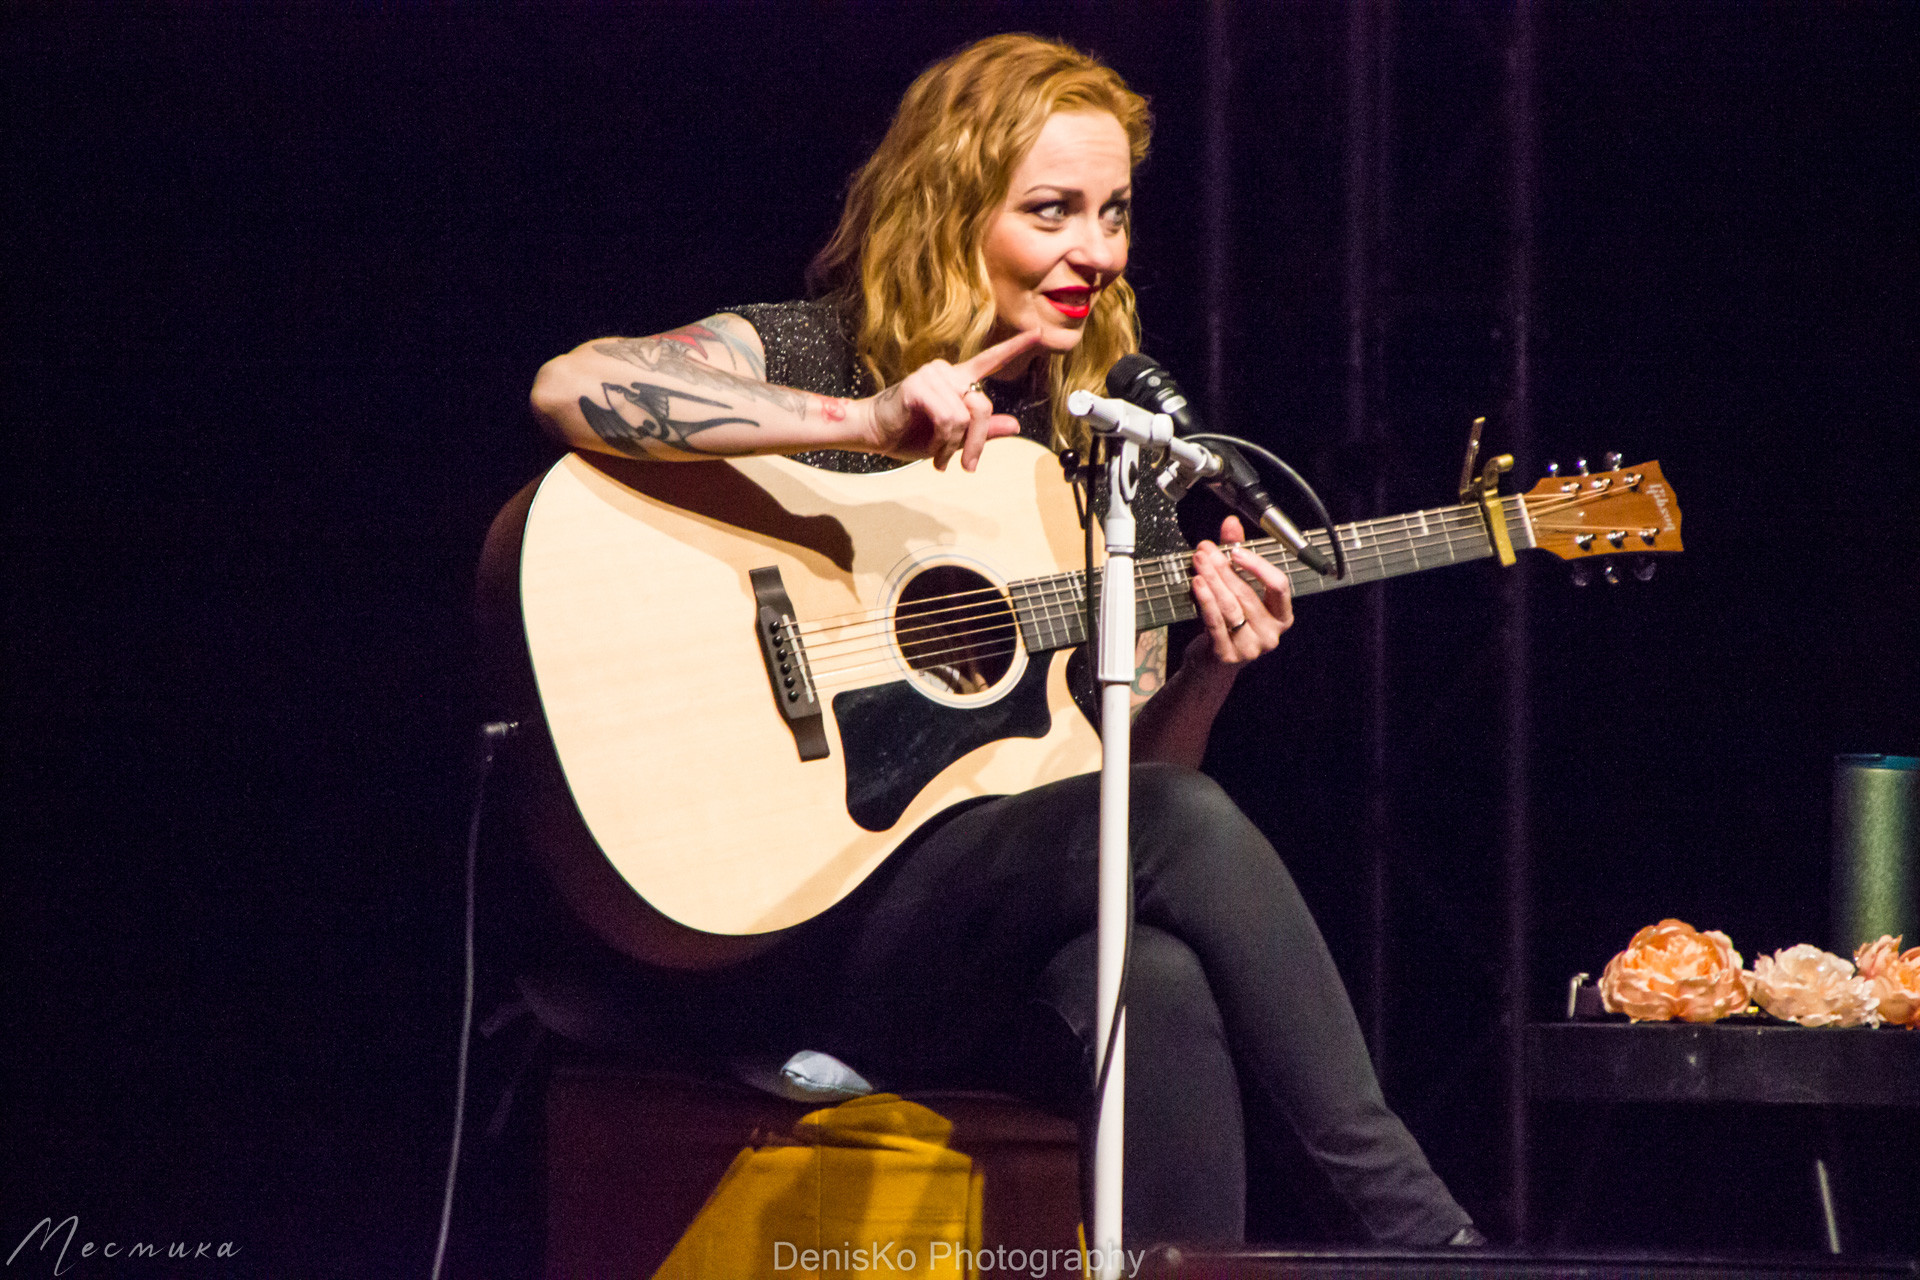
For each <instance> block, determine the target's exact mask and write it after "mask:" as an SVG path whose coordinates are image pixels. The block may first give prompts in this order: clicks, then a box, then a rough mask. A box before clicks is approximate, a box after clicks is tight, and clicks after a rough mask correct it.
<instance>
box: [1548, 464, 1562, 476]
mask: <svg viewBox="0 0 1920 1280" xmlns="http://www.w3.org/2000/svg"><path fill="white" fill-rule="evenodd" d="M1547 474H1548V475H1550V476H1557V475H1559V474H1560V464H1559V463H1557V462H1549V463H1548V464H1547Z"/></svg>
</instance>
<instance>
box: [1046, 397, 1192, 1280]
mask: <svg viewBox="0 0 1920 1280" xmlns="http://www.w3.org/2000/svg"><path fill="white" fill-rule="evenodd" d="M1067 411H1068V412H1069V413H1072V414H1073V415H1074V416H1076V417H1079V418H1085V419H1087V421H1088V425H1089V426H1091V427H1093V428H1094V429H1095V430H1098V431H1101V432H1102V433H1103V434H1108V435H1117V436H1119V437H1120V438H1119V440H1118V441H1116V443H1117V444H1118V445H1119V447H1118V448H1117V449H1112V450H1110V451H1109V457H1108V460H1107V516H1106V520H1105V522H1104V523H1103V524H1102V525H1101V532H1102V534H1103V535H1104V537H1105V540H1106V552H1107V558H1106V562H1105V564H1104V566H1103V567H1102V570H1101V582H1100V619H1099V625H1100V634H1099V637H1098V640H1097V647H1096V649H1095V652H1096V653H1097V654H1098V658H1097V660H1096V663H1095V672H1096V674H1097V677H1098V679H1099V681H1100V746H1101V761H1100V872H1099V876H1100V905H1099V918H1098V924H1097V928H1098V954H1099V967H1098V969H1097V971H1096V979H1095V997H1094V1004H1095V1010H1096V1014H1095V1016H1096V1022H1095V1027H1096V1030H1095V1036H1094V1043H1095V1053H1094V1073H1095V1074H1094V1083H1095V1085H1096V1086H1097V1085H1098V1084H1099V1071H1100V1066H1101V1063H1102V1061H1103V1060H1104V1059H1105V1057H1106V1051H1107V1045H1108V1043H1109V1037H1111V1044H1112V1046H1113V1060H1112V1063H1111V1065H1110V1066H1108V1068H1107V1079H1106V1087H1105V1088H1104V1089H1103V1090H1102V1091H1101V1094H1100V1097H1099V1099H1098V1102H1097V1106H1098V1108H1099V1110H1098V1112H1097V1114H1098V1116H1099V1120H1098V1123H1097V1124H1096V1126H1095V1129H1094V1140H1093V1240H1092V1243H1091V1247H1092V1248H1093V1249H1094V1250H1095V1253H1096V1257H1097V1258H1098V1261H1099V1266H1098V1267H1097V1268H1096V1269H1095V1272H1094V1274H1095V1275H1096V1276H1098V1277H1099V1280H1118V1277H1119V1276H1120V1274H1121V1264H1122V1261H1123V1259H1124V1257H1125V1255H1124V1254H1123V1253H1122V1252H1121V1241H1122V1238H1123V1237H1122V1234H1121V1206H1122V1195H1121V1189H1122V1171H1123V1168H1124V1151H1125V1146H1124V1134H1125V1125H1124V1123H1123V1121H1124V1116H1125V1112H1126V1084H1127V1071H1126V1066H1127V1014H1126V1010H1125V1009H1120V1010H1118V1017H1119V1021H1120V1025H1119V1026H1118V1027H1117V1028H1116V1027H1114V1025H1113V1022H1114V1018H1115V1016H1116V1010H1115V1005H1116V1004H1117V1003H1118V1000H1119V995H1120V977H1121V970H1122V968H1123V967H1124V965H1125V963H1126V954H1127V900H1128V898H1129V896H1130V895H1131V893H1132V889H1133V886H1132V883H1131V882H1132V879H1133V864H1132V859H1131V857H1130V856H1129V855H1128V851H1127V809H1128V790H1127V784H1128V780H1129V777H1130V773H1129V770H1130V766H1131V764H1132V748H1133V738H1132V733H1133V706H1132V703H1133V679H1134V674H1135V670H1134V648H1135V608H1136V605H1135V600H1134V587H1133V550H1134V524H1133V496H1134V492H1135V489H1136V487H1137V485H1138V483H1139V477H1140V444H1141V443H1148V444H1158V445H1160V446H1162V447H1166V446H1167V445H1168V443H1169V442H1170V441H1172V439H1173V422H1172V420H1171V419H1170V418H1168V417H1167V416H1166V415H1165V414H1149V413H1147V412H1146V411H1145V410H1143V409H1139V408H1137V407H1135V406H1133V405H1130V404H1127V403H1126V402H1125V401H1122V400H1107V399H1103V398H1101V397H1098V396H1095V395H1093V394H1091V393H1090V392H1086V391H1076V392H1074V393H1073V394H1072V395H1071V396H1069V397H1068V399H1067Z"/></svg>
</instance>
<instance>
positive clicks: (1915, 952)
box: [1853, 934, 1920, 1027]
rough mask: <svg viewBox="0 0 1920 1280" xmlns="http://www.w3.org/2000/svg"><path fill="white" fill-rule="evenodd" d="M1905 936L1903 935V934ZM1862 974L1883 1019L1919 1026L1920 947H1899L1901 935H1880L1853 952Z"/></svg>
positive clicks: (1895, 1025)
mask: <svg viewBox="0 0 1920 1280" xmlns="http://www.w3.org/2000/svg"><path fill="white" fill-rule="evenodd" d="M1902 936H1904V935H1902ZM1853 962H1854V964H1855V965H1856V966H1858V967H1859V970H1860V976H1861V977H1862V978H1865V979H1866V980H1867V985H1868V986H1870V987H1872V988H1873V996H1874V999H1875V1000H1878V1001H1879V1002H1880V1020H1881V1021H1882V1022H1884V1023H1886V1024H1887V1025H1889V1026H1894V1027H1920V947H1908V948H1907V949H1906V950H1905V951H1904V952H1903V951H1901V950H1900V938H1899V937H1889V936H1887V935H1886V934H1881V935H1880V937H1879V938H1878V939H1877V940H1876V941H1873V942H1869V943H1867V944H1866V945H1864V946H1862V947H1861V948H1860V949H1859V950H1857V951H1855V952H1854V953H1853Z"/></svg>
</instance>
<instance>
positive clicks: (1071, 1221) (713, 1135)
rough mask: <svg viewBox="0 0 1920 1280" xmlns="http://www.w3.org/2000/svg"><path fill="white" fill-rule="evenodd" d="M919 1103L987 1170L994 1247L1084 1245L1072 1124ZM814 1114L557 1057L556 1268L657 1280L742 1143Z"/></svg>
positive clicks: (550, 1151) (598, 1059)
mask: <svg viewBox="0 0 1920 1280" xmlns="http://www.w3.org/2000/svg"><path fill="white" fill-rule="evenodd" d="M907 1096H908V1097H910V1098H912V1099H913V1100H914V1101H915V1102H919V1103H921V1104H922V1105H924V1106H927V1107H930V1108H932V1109H933V1110H934V1111H937V1112H939V1113H940V1114H941V1115H942V1116H945V1117H946V1118H947V1119H948V1120H951V1121H952V1122H953V1137H952V1140H951V1145H952V1147H953V1148H954V1150H956V1151H961V1152H964V1153H966V1154H967V1155H968V1156H970V1157H972V1159H973V1161H974V1167H975V1168H976V1169H978V1170H980V1171H981V1173H982V1174H983V1175H984V1180H985V1205H984V1213H983V1222H982V1238H983V1242H984V1243H985V1244H986V1245H987V1246H988V1247H992V1246H994V1245H996V1244H1004V1245H1007V1246H1008V1247H1010V1248H1022V1249H1033V1248H1048V1249H1070V1248H1072V1247H1074V1245H1075V1244H1076V1243H1077V1239H1078V1236H1077V1228H1078V1225H1079V1221H1080V1166H1079V1161H1080V1156H1079V1136H1078V1134H1077V1132H1076V1130H1075V1127H1074V1125H1073V1124H1072V1123H1071V1122H1070V1121H1067V1120H1064V1119H1062V1118H1060V1117H1059V1116H1056V1115H1053V1114H1051V1113H1049V1112H1046V1111H1042V1110H1040V1109H1039V1108H1037V1107H1034V1106H1032V1105H1031V1104H1028V1103H1025V1102H1022V1101H1019V1100H1017V1099H1014V1098H1010V1097H1007V1096H1004V1095H1001V1094H990V1093H968V1092H924V1093H912V1094H909V1095H907ZM815 1109H817V1108H816V1107H815V1106H813V1105H809V1104H804V1103H798V1102H790V1101H788V1100H786V1099H784V1098H777V1097H774V1096H772V1095H770V1094H766V1093H761V1092H759V1091H757V1090H754V1089H749V1088H746V1087H744V1086H742V1085H738V1084H734V1083H733V1082H731V1081H726V1080H719V1079H710V1078H704V1077H699V1076H694V1075H690V1074H680V1073H665V1072H658V1071H650V1070H645V1069H641V1068H637V1067H635V1066H633V1065H631V1064H630V1063H622V1062H620V1061H617V1060H613V1059H610V1058H608V1057H606V1056H604V1055H601V1056H579V1057H575V1058H571V1059H564V1060H562V1061H560V1062H557V1063H556V1064H555V1066H554V1067H553V1070H552V1073H551V1076H550V1078H549V1081H548V1084H547V1098H546V1159H545V1165H546V1182H547V1193H546V1201H547V1247H546V1265H545V1274H546V1275H547V1276H548V1277H549V1280H577V1278H578V1277H581V1276H630V1277H638V1278H644V1277H646V1276H650V1275H651V1274H652V1273H653V1272H654V1270H655V1269H656V1268H657V1267H659V1265H660V1264H661V1262H663V1261H664V1260H665V1259H666V1256H667V1254H668V1253H669V1252H670V1251H671V1250H672V1249H673V1246H674V1244H675V1243H676V1242H677V1241H678V1240H679V1239H680V1236H681V1233H682V1232H684V1231H685V1230H686V1228H687V1225H688V1224H689V1223H690V1222H692V1221H693V1218H694V1215H695V1214H696V1213H698V1212H699V1210H700V1207H701V1205H703V1204H704V1203H705V1202H706V1199H707V1196H708V1194H709V1193H710V1192H711V1191H712V1190H713V1188H714V1186H715V1184H717V1183H718V1182H719V1181H720V1175H721V1174H722V1173H724V1172H725V1171H726V1168H727V1166H728V1164H730V1163H731V1162H732V1160H733V1158H734V1157H735V1156H736V1155H738V1154H739V1152H740V1149H741V1148H742V1147H745V1146H748V1145H751V1144H756V1143H760V1142H765V1141H767V1140H768V1139H770V1138H775V1137H783V1136H786V1135H789V1134H791V1132H792V1129H793V1124H794V1122H795V1121H796V1120H798V1119H799V1118H800V1117H801V1116H803V1115H805V1114H806V1113H807V1112H809V1111H812V1110H815Z"/></svg>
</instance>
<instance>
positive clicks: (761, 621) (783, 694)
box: [747, 566, 827, 760]
mask: <svg viewBox="0 0 1920 1280" xmlns="http://www.w3.org/2000/svg"><path fill="white" fill-rule="evenodd" d="M747 577H748V578H749V579H750V580H751V581H752V582H753V598H754V600H755V601H756V602H757V603H758V604H759V606H760V608H759V612H758V614H757V616H756V618H755V621H754V628H753V629H754V634H755V635H757V636H758V637H759V639H760V657H761V658H762V659H763V660H764V661H765V662H766V664H767V683H768V684H769V685H771V686H772V688H773V700H774V702H775V703H776V704H777V705H778V706H779V708H780V713H781V714H782V715H784V716H785V717H786V718H787V728H789V729H791V730H793V742H794V745H795V746H796V747H798V748H799V749H800V758H801V759H802V760H824V759H826V758H827V725H826V715H825V712H824V711H823V710H822V709H821V706H820V698H819V696H818V695H817V694H816V693H815V692H814V687H813V673H812V671H810V670H809V669H808V667H807V650H806V646H805V645H803V644H802V643H801V641H800V630H799V626H798V624H796V623H795V622H794V620H793V601H792V600H791V599H789V598H788V596H787V585H786V583H785V582H783V581H782V580H781V578H780V570H779V568H778V567H776V566H768V567H766V568H762V569H749V570H748V571H747Z"/></svg>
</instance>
